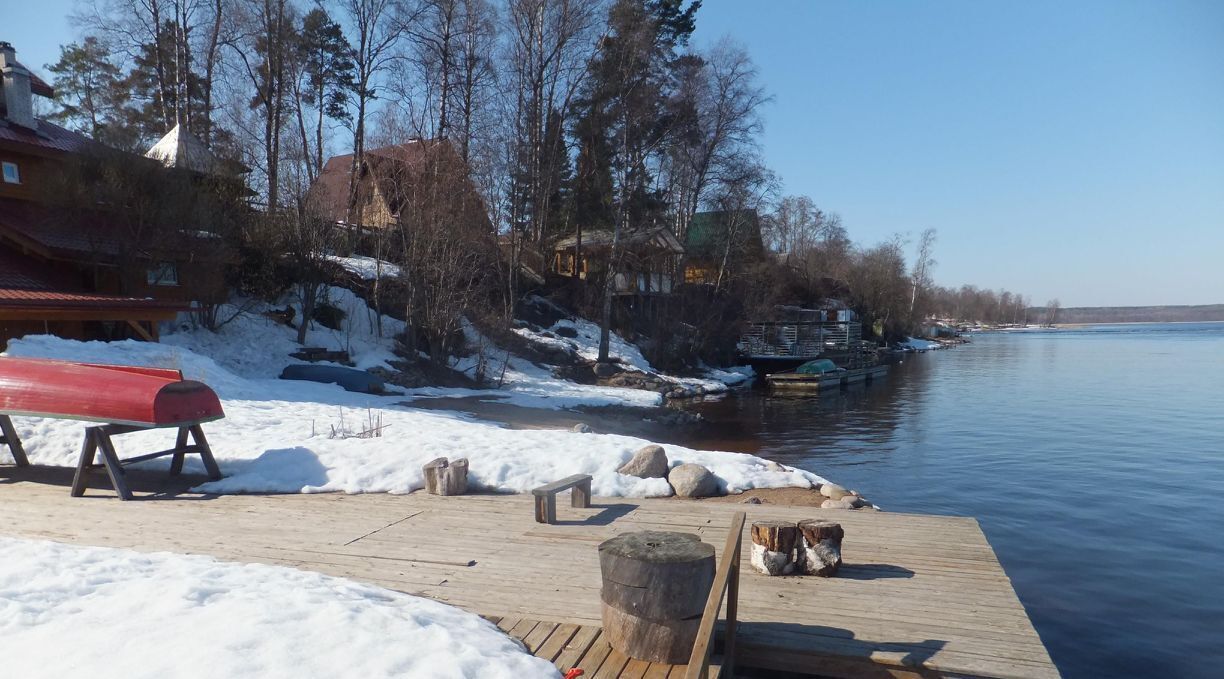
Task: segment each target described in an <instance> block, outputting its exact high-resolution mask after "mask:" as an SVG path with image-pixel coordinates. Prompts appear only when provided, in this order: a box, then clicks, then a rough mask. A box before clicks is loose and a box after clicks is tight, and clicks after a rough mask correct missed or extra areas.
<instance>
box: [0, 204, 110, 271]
mask: <svg viewBox="0 0 1224 679" xmlns="http://www.w3.org/2000/svg"><path fill="white" fill-rule="evenodd" d="M114 233H115V232H114V228H113V225H108V224H104V223H103V221H102V217H101V216H99V217H97V218H96V219H94V220H87V219H82V220H80V221H79V222H78V223H75V224H67V223H65V222H64V220H58V219H54V218H53V216H52V215H51V213H50V212H49V211H48V210H47V208H46V207H44V206H43V205H40V204H39V203H35V202H32V201H26V200H17V199H16V198H0V236H4V235H8V236H9V237H10V238H11V239H13V240H18V241H26V242H30V243H34V244H37V245H40V246H42V247H43V248H45V249H46V250H47V252H48V254H51V255H55V256H58V257H63V258H67V259H81V258H89V257H94V256H109V255H116V254H118V253H119V251H120V250H121V249H122V248H121V247H120V243H119V240H118V239H117V238H116V237H115V235H114Z"/></svg>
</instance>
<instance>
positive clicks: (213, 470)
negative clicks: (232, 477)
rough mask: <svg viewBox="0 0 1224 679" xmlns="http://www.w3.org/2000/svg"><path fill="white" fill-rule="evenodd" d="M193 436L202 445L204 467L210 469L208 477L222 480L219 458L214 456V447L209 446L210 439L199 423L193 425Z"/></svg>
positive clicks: (213, 479) (198, 444) (201, 452)
mask: <svg viewBox="0 0 1224 679" xmlns="http://www.w3.org/2000/svg"><path fill="white" fill-rule="evenodd" d="M191 438H192V440H194V441H195V444H196V445H197V446H199V447H200V460H201V461H202V462H203V463H204V469H206V470H207V471H208V478H209V479H210V480H212V481H220V480H221V468H220V467H218V466H217V460H216V459H214V458H213V454H212V448H209V447H208V439H206V438H204V429H203V428H202V427H200V425H198V424H193V425H191Z"/></svg>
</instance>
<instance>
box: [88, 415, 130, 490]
mask: <svg viewBox="0 0 1224 679" xmlns="http://www.w3.org/2000/svg"><path fill="white" fill-rule="evenodd" d="M85 435H86V436H93V437H94V440H95V441H96V442H97V446H98V451H99V452H101V453H102V466H103V467H105V468H106V475H107V476H109V477H110V482H111V487H113V488H114V489H115V493H116V494H118V495H119V499H121V500H131V499H132V491H131V490H128V487H127V480H126V479H125V478H124V476H125V472H124V471H123V465H122V464H120V463H119V455H118V453H116V452H115V444H114V443H113V442H112V441H111V437H110V434H109V433H107V431H106V427H105V426H102V427H86V428H85Z"/></svg>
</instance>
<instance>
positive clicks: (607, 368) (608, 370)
mask: <svg viewBox="0 0 1224 679" xmlns="http://www.w3.org/2000/svg"><path fill="white" fill-rule="evenodd" d="M591 371H592V372H594V373H595V376H596V377H611V376H613V375H615V374H616V373H618V372H620V369H619V368H617V367H616V366H615V365H613V364H611V363H596V364H595V365H594V366H593V367H592V368H591Z"/></svg>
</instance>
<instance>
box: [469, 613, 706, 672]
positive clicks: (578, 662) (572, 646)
mask: <svg viewBox="0 0 1224 679" xmlns="http://www.w3.org/2000/svg"><path fill="white" fill-rule="evenodd" d="M485 618H486V619H487V620H489V622H492V623H493V624H495V625H497V626H498V627H500V628H501V630H502V631H503V632H505V633H506V634H509V635H510V636H512V637H514V638H515V639H518V640H519V641H521V642H523V645H524V646H526V647H527V650H528V651H530V652H531V654H532V655H534V656H536V657H537V658H543V659H545V660H548V661H549V662H551V663H552V664H553V665H554V666H555V667H556V668H557V669H558V670H560V671H561V672H562V673H565V672H566V671H568V670H570V669H572V668H575V667H578V668H581V669H582V671H583V676H585V677H624V678H625V679H646V678H648V677H650V678H654V679H666V678H668V677H681V678H683V677H684V673H685V671H687V670H688V666H687V665H667V664H664V663H649V662H645V661H643V660H633V659H631V658H626V657H625V656H624V655H622V654H620V653H618V652H617V651H615V650H614V649H613V648H612V647H611V646H609V645H608V642H607V641H605V640H604V638H603V632H602V631H601V630H600V629H599V627H597V626H595V625H574V624H571V623H558V622H546V621H542V620H530V619H527V618H502V617H498V616H485ZM718 676H719V666H718V665H717V664H711V665H710V679H717V677H718Z"/></svg>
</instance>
